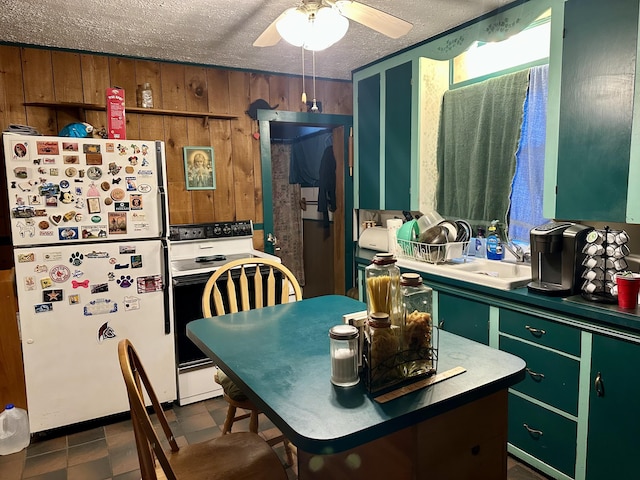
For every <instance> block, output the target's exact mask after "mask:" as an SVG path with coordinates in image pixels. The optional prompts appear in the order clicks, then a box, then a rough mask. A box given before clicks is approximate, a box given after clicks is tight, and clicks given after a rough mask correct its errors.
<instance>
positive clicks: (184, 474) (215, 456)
mask: <svg viewBox="0 0 640 480" xmlns="http://www.w3.org/2000/svg"><path fill="white" fill-rule="evenodd" d="M118 357H119V360H120V368H121V370H122V376H123V377H124V381H125V384H126V387H127V394H128V397H129V406H130V408H131V422H132V423H133V431H134V434H135V439H136V448H137V450H138V459H139V461H140V472H141V475H142V480H157V479H158V476H157V474H159V475H161V478H163V477H162V474H164V475H165V476H166V478H167V479H168V480H177V479H180V480H200V479H202V480H205V479H218V478H219V479H224V480H232V479H233V480H241V479H242V480H249V479H251V480H254V479H263V480H272V479H282V480H286V479H287V474H286V472H285V469H284V466H283V465H282V463H281V462H280V459H279V458H278V455H277V454H276V453H275V452H274V451H273V449H272V448H271V446H270V445H269V444H267V442H265V441H264V440H263V439H262V438H260V436H258V435H257V434H255V433H250V432H243V433H234V434H231V435H223V436H221V437H218V438H215V439H213V440H208V441H204V442H201V443H196V444H190V445H185V446H182V447H178V444H177V443H176V440H175V438H174V436H173V433H172V432H171V428H170V427H169V423H168V422H167V417H166V416H165V414H164V411H163V410H162V407H161V405H160V403H159V401H158V397H157V396H156V394H155V392H154V391H153V388H152V386H151V383H150V381H149V377H148V376H147V374H146V373H145V371H144V368H143V367H142V363H141V362H140V358H139V357H138V354H137V352H136V350H135V348H134V347H133V345H132V344H131V342H130V341H129V340H128V339H124V340H120V342H119V343H118ZM167 373H169V372H167ZM145 394H146V395H147V396H148V398H149V399H150V400H151V405H152V407H153V411H154V412H155V414H156V415H157V419H158V421H159V423H160V426H161V427H162V430H163V431H164V434H165V436H166V439H167V441H168V442H169V447H170V450H171V451H170V452H165V450H164V447H163V444H162V443H161V441H160V438H159V437H158V434H157V433H156V430H155V428H154V425H153V423H152V421H151V417H150V416H149V413H148V412H147V409H146V407H145V402H144V398H145ZM165 444H166V442H165ZM154 455H155V458H157V460H158V463H159V464H160V466H159V467H158V469H159V470H160V471H158V472H157V470H156V462H155V459H154Z"/></svg>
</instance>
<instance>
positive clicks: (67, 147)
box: [62, 142, 78, 152]
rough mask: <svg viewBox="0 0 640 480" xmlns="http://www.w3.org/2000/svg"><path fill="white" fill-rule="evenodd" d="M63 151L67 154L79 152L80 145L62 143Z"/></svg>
mask: <svg viewBox="0 0 640 480" xmlns="http://www.w3.org/2000/svg"><path fill="white" fill-rule="evenodd" d="M62 150H63V151H65V152H77V151H78V144H77V143H76V142H62Z"/></svg>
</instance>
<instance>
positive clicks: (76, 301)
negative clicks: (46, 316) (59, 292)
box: [69, 293, 80, 305]
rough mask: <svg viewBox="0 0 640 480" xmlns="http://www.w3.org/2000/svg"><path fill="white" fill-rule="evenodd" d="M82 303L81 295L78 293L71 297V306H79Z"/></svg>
mask: <svg viewBox="0 0 640 480" xmlns="http://www.w3.org/2000/svg"><path fill="white" fill-rule="evenodd" d="M79 303H80V295H78V294H77V293H75V294H73V295H69V305H78V304H79Z"/></svg>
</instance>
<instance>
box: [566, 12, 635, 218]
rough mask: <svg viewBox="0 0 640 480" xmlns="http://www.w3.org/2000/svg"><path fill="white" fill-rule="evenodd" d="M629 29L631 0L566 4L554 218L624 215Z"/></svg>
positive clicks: (631, 65)
mask: <svg viewBox="0 0 640 480" xmlns="http://www.w3.org/2000/svg"><path fill="white" fill-rule="evenodd" d="M637 30H638V0H609V1H607V2H603V1H602V0H569V1H568V2H567V3H566V7H565V37H564V42H563V49H562V87H561V98H560V131H559V139H558V165H557V172H556V173H557V183H556V185H557V186H556V215H555V217H557V218H571V219H575V220H607V221H617V222H624V221H625V217H626V208H627V189H628V188H627V186H628V181H629V161H630V149H631V124H632V115H633V102H634V79H635V64H636V48H637V35H638V33H637Z"/></svg>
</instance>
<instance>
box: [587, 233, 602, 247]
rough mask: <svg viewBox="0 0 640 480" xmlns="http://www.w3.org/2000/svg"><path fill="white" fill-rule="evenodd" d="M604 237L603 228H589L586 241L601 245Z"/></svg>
mask: <svg viewBox="0 0 640 480" xmlns="http://www.w3.org/2000/svg"><path fill="white" fill-rule="evenodd" d="M604 238H605V231H604V230H591V231H590V232H589V233H588V234H587V243H593V244H596V245H602V243H603V242H604Z"/></svg>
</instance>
